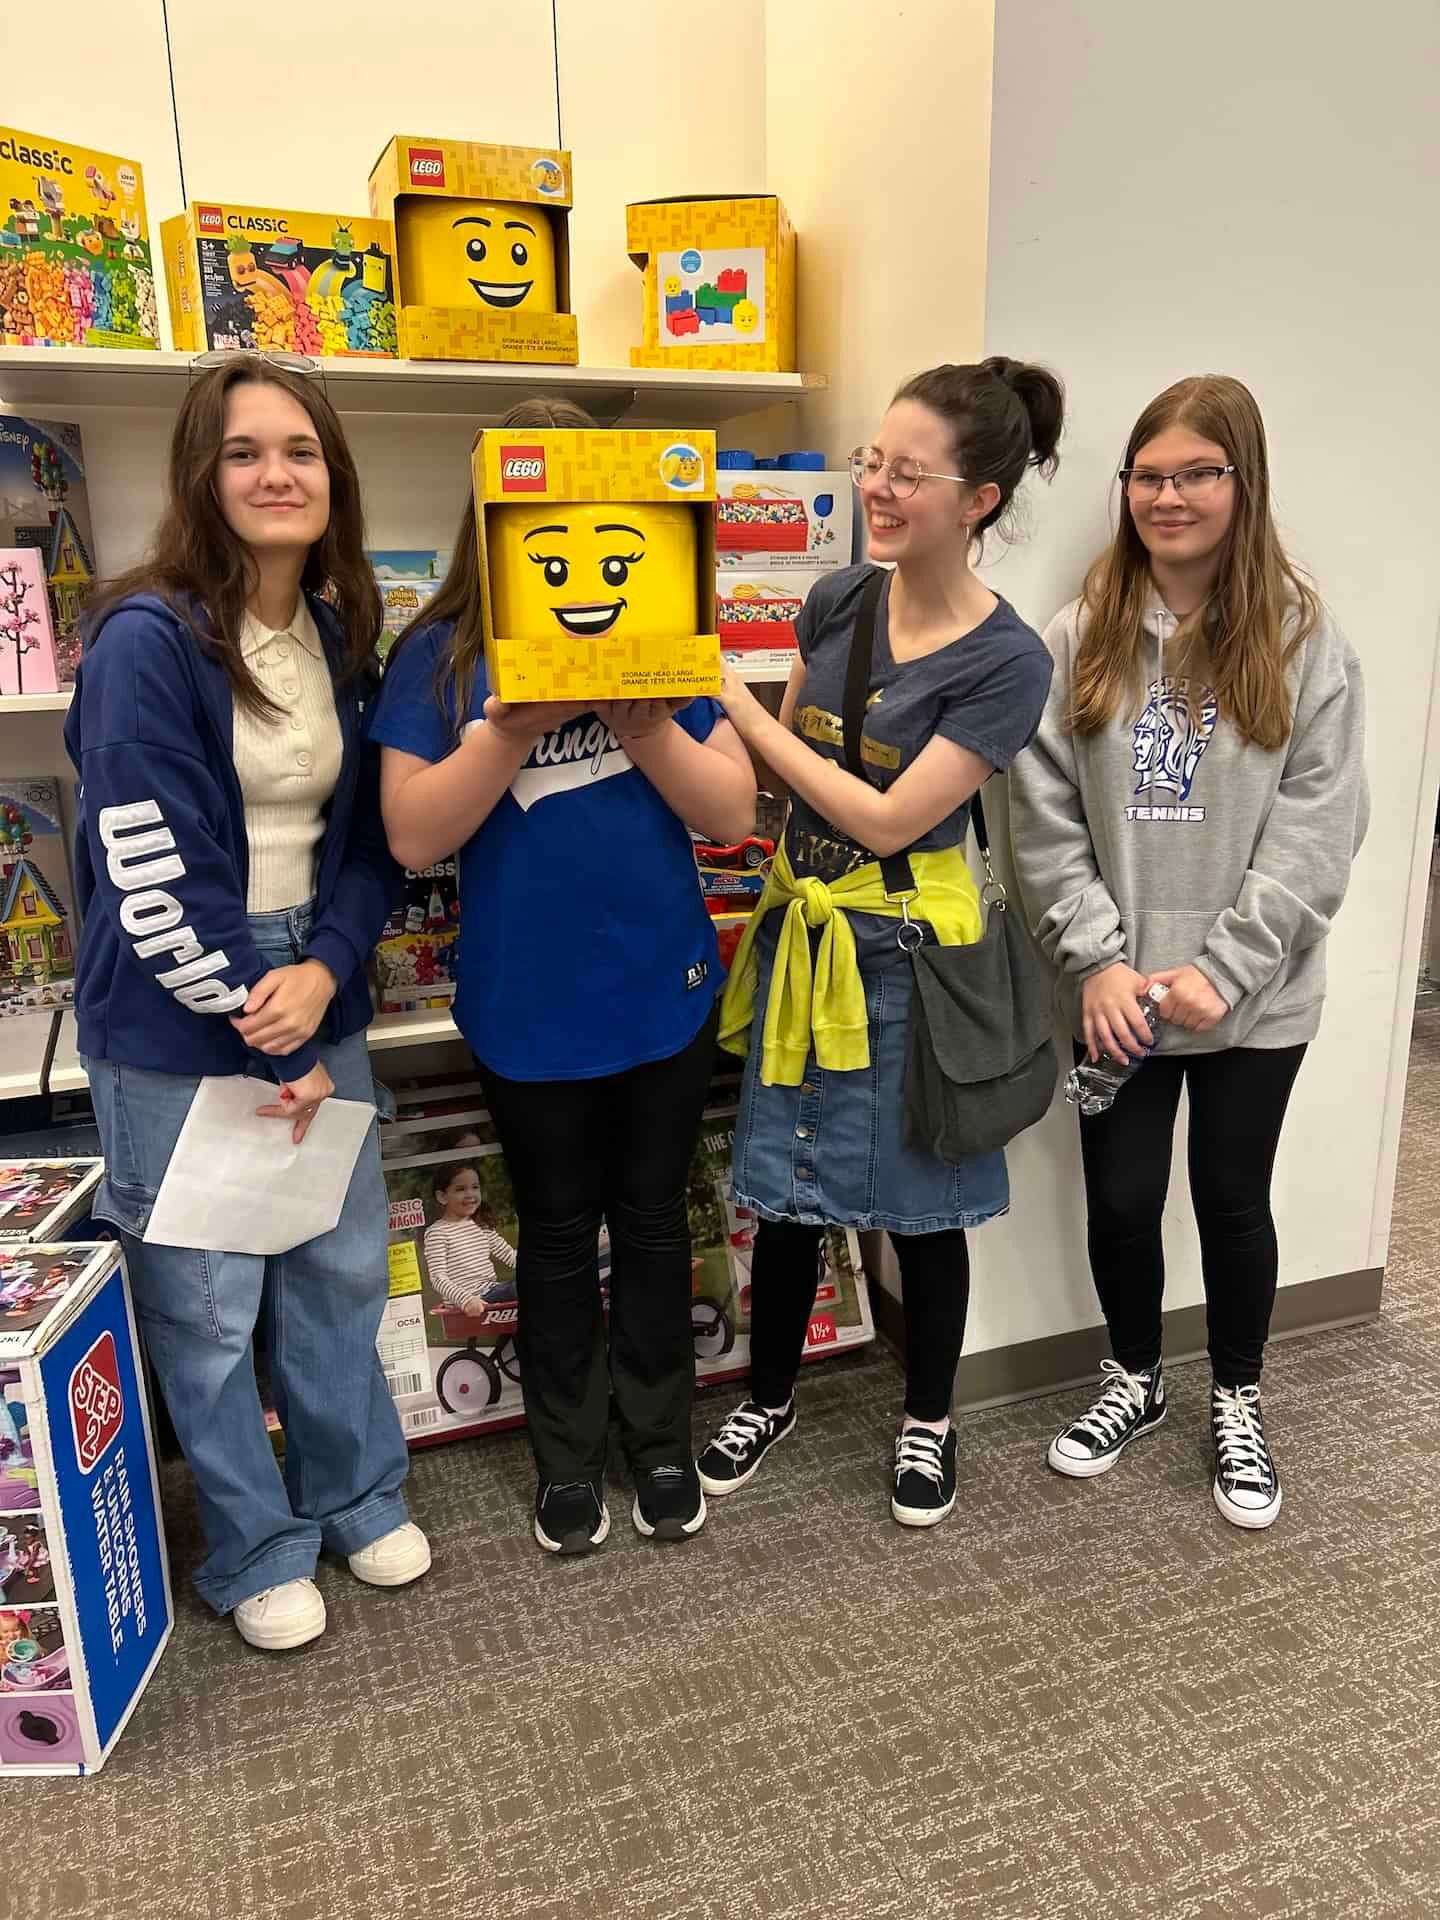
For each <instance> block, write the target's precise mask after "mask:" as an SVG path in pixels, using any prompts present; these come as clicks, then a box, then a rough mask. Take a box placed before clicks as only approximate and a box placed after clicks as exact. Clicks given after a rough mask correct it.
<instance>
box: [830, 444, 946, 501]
mask: <svg viewBox="0 0 1440 1920" xmlns="http://www.w3.org/2000/svg"><path fill="white" fill-rule="evenodd" d="M882 473H883V474H885V475H886V476H887V477H888V479H889V481H890V491H891V492H892V493H893V494H894V495H895V497H896V499H897V500H908V499H909V497H910V495H911V494H912V493H914V491H915V489H916V488H917V487H918V486H919V484H920V482H921V481H922V480H954V481H955V482H956V483H957V484H958V485H959V486H962V487H968V486H970V485H971V484H972V483H971V482H970V481H969V480H967V479H966V477H965V475H964V474H963V473H932V472H931V471H930V469H929V468H928V467H922V466H921V464H920V462H919V461H918V460H912V459H911V458H910V456H909V454H906V453H901V454H897V455H896V457H895V458H894V459H893V460H887V459H886V458H885V456H884V454H883V453H882V452H881V451H880V449H879V447H856V449H855V451H854V452H853V453H852V454H851V456H850V478H851V479H852V480H853V481H854V482H855V485H856V486H857V487H863V486H864V484H865V482H866V481H867V480H873V479H877V478H878V477H879V476H880V475H881V474H882Z"/></svg>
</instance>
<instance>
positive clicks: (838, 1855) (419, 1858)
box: [0, 1017, 1440, 1920]
mask: <svg viewBox="0 0 1440 1920" xmlns="http://www.w3.org/2000/svg"><path fill="white" fill-rule="evenodd" d="M1437 1157H1440V1017H1431V1018H1429V1019H1428V1020H1426V1021H1422V1022H1421V1025H1420V1030H1419V1032H1418V1035H1417V1040H1416V1045H1415V1053H1414V1071H1413V1074H1412V1079H1411V1089H1410V1102H1409V1109H1408V1114H1407V1125H1406V1131H1405V1143H1404V1152H1403V1161H1402V1171H1401V1192H1400V1199H1399V1206H1398V1209H1397V1215H1396V1229H1395V1237H1394V1244H1393V1247H1392V1252H1391V1261H1390V1268H1389V1277H1388V1281H1387V1289H1386V1305H1385V1311H1384V1314H1383V1316H1382V1318H1381V1320H1380V1321H1379V1323H1378V1324H1376V1325H1372V1326H1369V1327H1365V1328H1359V1329H1354V1330H1351V1331H1346V1332H1339V1333H1327V1334H1319V1335H1314V1336H1310V1337H1307V1338H1305V1339H1301V1340H1296V1341H1291V1342H1288V1343H1286V1344H1285V1345H1284V1346H1283V1347H1282V1348H1281V1349H1279V1350H1278V1352H1277V1354H1276V1355H1275V1358H1274V1364H1273V1367H1272V1370H1271V1375H1270V1378H1269V1387H1268V1392H1267V1398H1266V1410H1267V1416H1268V1421H1267V1424H1268V1425H1269V1426H1270V1429H1271V1432H1272V1436H1273V1439H1274V1442H1275V1446H1276V1452H1277V1457H1278V1459H1279V1461H1280V1465H1281V1469H1282V1473H1283V1474H1284V1476H1285V1481H1286V1504H1285V1511H1284V1514H1283V1515H1282V1517H1281V1520H1280V1522H1279V1524H1278V1525H1277V1526H1276V1527H1275V1528H1274V1530H1273V1531H1272V1532H1270V1533H1268V1534H1259V1535H1253V1536H1244V1535H1241V1534H1238V1533H1236V1532H1235V1531H1234V1530H1232V1529H1231V1528H1230V1527H1228V1526H1226V1525H1225V1523H1224V1522H1223V1521H1222V1520H1221V1519H1220V1518H1219V1516H1218V1515H1217V1514H1216V1512H1215V1510H1214V1507H1213V1506H1212V1504H1211V1501H1210V1493H1209V1462H1208V1454H1207V1442H1206V1432H1205V1396H1206V1391H1207V1386H1208V1376H1207V1374H1206V1372H1205V1369H1204V1368H1203V1366H1201V1367H1196V1366H1189V1367H1184V1368H1179V1369H1177V1370H1176V1371H1175V1373H1174V1375H1173V1377H1172V1379H1171V1382H1170V1385H1171V1396H1172V1402H1173V1406H1172V1417H1171V1419H1170V1420H1169V1422H1168V1424H1167V1426H1166V1427H1165V1428H1164V1429H1163V1430H1162V1431H1161V1432H1160V1433H1159V1434H1157V1435H1156V1436H1155V1437H1154V1438H1153V1439H1152V1440H1149V1441H1147V1442H1146V1443H1145V1444H1144V1446H1143V1449H1142V1448H1137V1449H1136V1452H1135V1454H1134V1455H1132V1456H1131V1457H1130V1458H1128V1459H1127V1460H1126V1461H1125V1462H1124V1463H1123V1464H1122V1465H1121V1466H1120V1467H1118V1468H1117V1469H1116V1471H1115V1472H1114V1473H1113V1474H1111V1475H1110V1476H1108V1477H1107V1478H1106V1479H1105V1480H1103V1481H1098V1482H1094V1483H1090V1484H1084V1483H1078V1482H1069V1481H1063V1480H1060V1479H1059V1478H1057V1477H1056V1476H1055V1475H1053V1474H1051V1473H1049V1472H1047V1471H1046V1469H1045V1467H1044V1465H1043V1453H1044V1447H1045V1444H1046V1442H1047V1441H1048V1439H1049V1436H1050V1434H1051V1432H1052V1430H1053V1428H1054V1426H1055V1425H1056V1423H1057V1417H1058V1416H1059V1414H1060V1413H1061V1412H1062V1411H1063V1410H1068V1409H1069V1407H1070V1406H1071V1404H1072V1403H1073V1400H1074V1396H1073V1395H1071V1396H1067V1397H1066V1398H1065V1399H1064V1400H1063V1401H1057V1400H1041V1401H1032V1402H1030V1403H1028V1404H1026V1405H1022V1406H1016V1407H1012V1408H1009V1409H1006V1410H1003V1411H1000V1412H993V1413H986V1414H981V1415H975V1416H970V1417H967V1418H965V1419H963V1420H962V1421H961V1423H960V1434H961V1497H960V1505H959V1507H958V1509H957V1512H956V1514H955V1515H954V1517H953V1518H952V1519H951V1521H950V1522H949V1523H948V1524H947V1525H946V1526H944V1527H942V1528H940V1529H938V1530H936V1531H935V1532H934V1533H932V1534H902V1533H900V1532H899V1531H898V1530H897V1529H896V1528H895V1527H894V1525H893V1524H892V1523H891V1521H890V1518H889V1515H888V1509H887V1505H886V1481H885V1467H886V1461H887V1455H888V1452H889V1447H890V1441H891V1435H892V1431H893V1420H894V1417H895V1414H896V1410H897V1408H898V1405H899V1373H898V1370H897V1368H896V1366H895V1363H894V1361H893V1360H892V1359H891V1358H890V1357H889V1356H888V1354H886V1353H884V1352H881V1351H875V1352H872V1353H869V1354H867V1355H864V1356H861V1357H858V1358H856V1359H855V1360H852V1361H838V1362H835V1363H833V1364H831V1365H829V1366H826V1367H824V1368H821V1369H817V1370H816V1371H815V1372H814V1373H813V1374H810V1375H808V1376H807V1378H806V1380H805V1382H804V1404H803V1418H802V1421H801V1424H800V1427H799V1428H798V1430H797V1432H796V1435H795V1437H794V1438H793V1439H792V1440H790V1441H789V1442H787V1444H786V1446H785V1447H784V1448H783V1449H782V1450H781V1451H780V1452H779V1453H778V1454H777V1455H776V1457H775V1459H774V1461H773V1462H772V1463H771V1464H770V1466H769V1467H768V1468H767V1470H766V1472H765V1474H764V1476H763V1477H762V1479H761V1480H760V1481H758V1482H757V1483H756V1485H755V1487H754V1488H753V1489H752V1490H751V1491H750V1493H749V1494H748V1495H742V1496H739V1497H737V1498H736V1499H735V1500H734V1501H732V1502H731V1503H730V1504H729V1505H728V1506H727V1507H725V1508H724V1509H723V1510H718V1509H717V1510H715V1512H714V1518H713V1520H712V1522H711V1524H710V1526H709V1527H708V1529H707V1530H706V1532H705V1533H704V1534H703V1535H702V1536H701V1537H700V1538H699V1539H698V1540H696V1541H695V1542H693V1543H691V1544H690V1545H688V1546H686V1547H683V1548H671V1549H668V1550H665V1549H657V1548H656V1547H654V1546H649V1545H646V1544H644V1543H642V1542H641V1541H640V1540H639V1539H638V1537H637V1536H636V1535H635V1534H634V1532H633V1531H632V1529H631V1528H630V1526H629V1525H628V1522H627V1520H626V1515H627V1513H628V1502H627V1501H626V1500H625V1499H624V1497H623V1496H622V1495H621V1494H620V1492H619V1489H618V1488H617V1489H616V1490H615V1492H614V1494H613V1495H612V1511H613V1512H614V1513H615V1518H616V1526H615V1529H614V1532H613V1533H612V1536H611V1539H610V1542H609V1544H608V1545H607V1546H606V1548H605V1549H604V1551H603V1552H601V1553H600V1554H598V1555H596V1556H594V1557H593V1558H591V1559H589V1560H585V1561H579V1562H566V1563H561V1564H557V1563H555V1562H552V1561H551V1560H549V1559H548V1558H546V1557H544V1556H542V1555H541V1554H540V1553H538V1552H537V1551H536V1549H535V1547H534V1545H533V1543H532V1542H531V1540H530V1538H529V1534H528V1528H527V1520H528V1513H527V1508H528V1502H529V1500H530V1496H531V1479H530V1465H529V1456H528V1452H527V1449H526V1445H525V1441H524V1438H523V1436H509V1437H505V1438H501V1439H496V1440H488V1441H484V1442H480V1443H476V1444H473V1445H458V1446H452V1447H449V1448H442V1449H437V1450H435V1451H433V1452H431V1453H428V1454H424V1455H421V1456H420V1457H419V1458H418V1460H417V1461H416V1465H415V1472H414V1476H413V1481H412V1486H413V1501H414V1507H415V1510H416V1514H417V1517H418V1518H419V1519H420V1520H421V1521H422V1522H423V1523H424V1524H425V1525H426V1526H427V1527H428V1528H429V1529H430V1531H431V1533H432V1536H433V1538H434V1539H435V1541H436V1543H437V1557H436V1565H435V1568H434V1571H433V1573H432V1574H431V1575H430V1577H429V1578H428V1579H427V1580H425V1581H424V1582H422V1583H421V1584H420V1586H419V1587H418V1588H416V1589H414V1590H412V1591H411V1592H409V1593H404V1594H393V1595H385V1594H377V1593H371V1592H368V1591H366V1590H363V1589H362V1588H360V1587H359V1586H358V1585H357V1584H356V1583H355V1582H354V1581H353V1580H352V1579H351V1578H350V1577H349V1575H348V1574H347V1573H346V1572H345V1571H344V1570H343V1569H342V1568H338V1567H330V1568H327V1569H326V1570H325V1571H324V1572H322V1575H321V1579H322V1583H323V1585H324V1588H325V1593H326V1597H327V1600H328V1602H329V1605H330V1618H331V1627H330V1631H329V1633H328V1634H327V1635H326V1637H325V1638H324V1639H323V1640H321V1641H320V1642H318V1643H317V1644H316V1645H315V1646H314V1647H313V1648H311V1649H310V1650H308V1651H307V1652H305V1653H303V1654H300V1655H289V1656H285V1655H279V1656H265V1655H260V1654H256V1653H253V1652H250V1651H248V1650H247V1649H245V1648H244V1647H242V1645H241V1644H240V1642H239V1640H238V1638H237V1637H236V1635H235V1634H234V1632H233V1631H232V1630H231V1629H230V1628H229V1627H228V1626H222V1625H218V1624H216V1623H214V1622H213V1621H212V1620H211V1619H210V1618H209V1617H208V1616H207V1615H205V1614H204V1613H203V1612H202V1610H201V1609H200V1607H199V1605H198V1603H197V1602H196V1601H195V1600H194V1599H193V1598H192V1597H191V1596H190V1594H189V1592H188V1590H187V1589H186V1588H185V1584H184V1581H183V1578H182V1579H181V1580H180V1581H179V1582H178V1583H177V1585H178V1588H179V1591H180V1593H181V1596H182V1597H181V1600H180V1618H179V1623H178V1626H177V1629H176V1633H175V1637H174V1641H173V1643H172V1646H171V1649H170V1651H169V1653H168V1655H167V1657H166V1659H165V1661H164V1663H163V1664H162V1666H161V1668H160V1671H159V1674H158V1675H157V1677H156V1680H155V1682H154V1684H153V1685H152V1687H151V1689H150V1692H149V1694H148V1695H147V1696H146V1698H145V1700H144V1702H143V1703H142V1705H141V1708H140V1710H139V1712H138V1713H137V1715H136V1717H135V1719H134V1721H133V1722H132V1725H131V1728H130V1730H129V1732H128V1733H127V1735H126V1736H125V1738H124V1739H123V1740H122V1742H121V1744H120V1746H119V1748H118V1749H117V1751H116V1753H115V1756H114V1758H113V1759H112V1760H111V1761H110V1763H109V1765H108V1766H107V1767H106V1769H105V1771H104V1772H103V1773H102V1774H101V1775H99V1776H98V1777H97V1778H95V1779H93V1780H88V1781H58V1780H35V1781H29V1782H19V1781H15V1780H8V1781H5V1782H4V1783H0V1824H3V1829H4V1831H6V1832H8V1833H9V1835H10V1840H9V1841H8V1843H7V1844H6V1845H5V1847H4V1849H3V1854H4V1860H3V1863H0V1913H3V1914H4V1915H5V1916H6V1920H200V1917H201V1916H205V1917H207V1920H208V1917H211V1916H213V1917H214V1920H271V1917H272V1916H280V1915H284V1916H291V1917H293V1920H312V1917H313V1920H331V1917H332V1916H335V1917H336V1920H339V1917H340V1916H343V1917H344V1920H353V1917H354V1916H364V1915H369V1914H385V1915H392V1914H393V1915H398V1916H401V1917H402V1920H409V1916H412V1915H416V1916H418V1915H422V1914H431V1913H444V1914H447V1915H449V1914H455V1915H470V1914H475V1915H485V1916H487V1920H490V1917H493V1920H570V1917H571V1916H583V1917H585V1920H590V1917H591V1916H596V1917H604V1920H722V1916H723V1920H801V1917H802V1916H803V1917H804V1920H811V1917H812V1916H813V1917H814V1920H883V1917H884V1916H889V1915H895V1916H902V1915H903V1916H905V1920H915V1917H916V1916H922V1917H923V1920H931V1917H932V1916H933V1917H934V1920H942V1917H943V1920H949V1916H952V1915H954V1916H960V1915H974V1916H977V1920H980V1917H982V1916H983V1920H1012V1917H1013V1920H1090V1917H1091V1916H1105V1920H1152V1917H1154V1916H1161V1915H1163V1916H1164V1917H1165V1920H1248V1917H1249V1916H1262V1915H1263V1916H1266V1917H1267V1920H1280V1917H1281V1916H1285V1917H1286V1920H1289V1917H1290V1916H1297V1917H1298V1916H1302V1915H1304V1916H1325V1920H1331V1917H1334V1920H1372V1917H1378V1916H1381V1915H1386V1916H1388V1915H1395V1916H1400V1915H1406V1916H1411V1915H1413V1916H1423V1915H1434V1914H1440V1789H1437V1781H1440V1495H1437V1462H1440V1306H1437V1286H1436V1282H1437V1277H1440V1276H1437V1255H1436V1247H1437V1221H1440V1200H1437V1181H1436V1173H1435V1168H1436V1164H1437ZM730 1397H731V1395H730V1393H729V1392H728V1391H727V1392H725V1393H722V1394H721V1395H720V1396H719V1397H717V1396H715V1395H709V1396H702V1400H701V1406H700V1420H699V1423H698V1424H699V1425H700V1426H702V1427H708V1426H709V1425H710V1424H711V1423H712V1421H713V1419H714V1417H715V1415H716V1414H717V1413H718V1412H720V1411H722V1410H723V1408H724V1407H725V1405H726V1404H727V1401H728V1399H729V1398H730ZM167 1478H168V1485H167V1493H168V1497H169V1508H170V1516H171V1537H172V1543H173V1548H174V1558H175V1563H176V1566H177V1569H179V1570H180V1571H181V1572H182V1574H183V1570H184V1568H185V1567H186V1566H187V1565H188V1564H189V1563H190V1561H191V1559H192V1557H193V1555H194V1553H195V1549H196V1538H195V1531H194V1520H193V1510H192V1508H191V1504H190V1500H189V1495H188V1490H187V1487H186V1484H185V1479H184V1474H183V1471H182V1470H179V1469H171V1470H170V1471H169V1473H168V1476H167Z"/></svg>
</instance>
